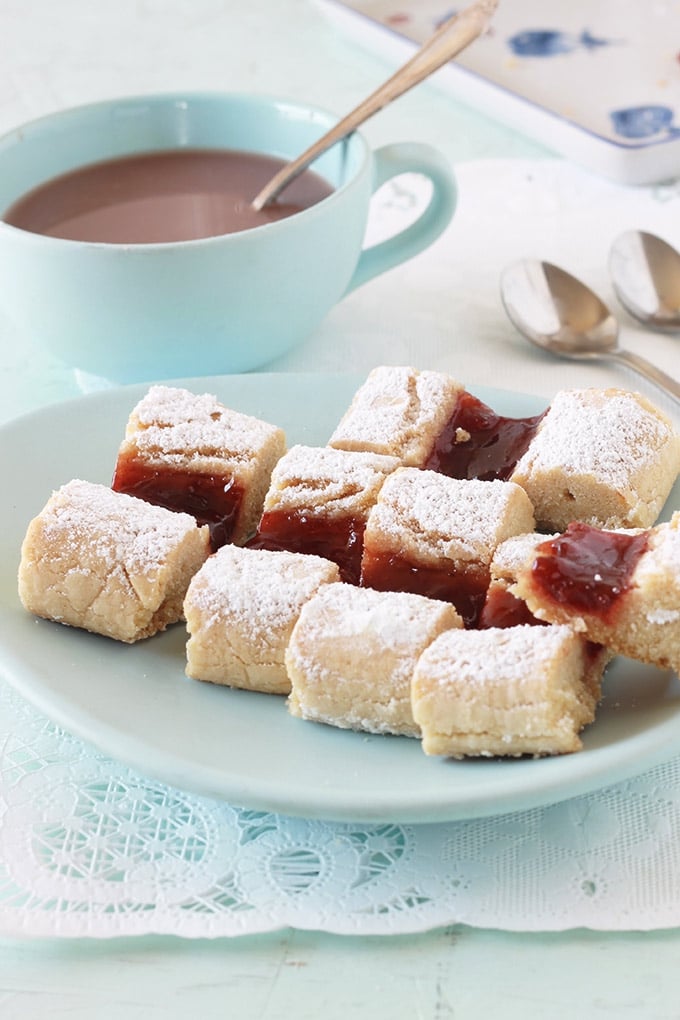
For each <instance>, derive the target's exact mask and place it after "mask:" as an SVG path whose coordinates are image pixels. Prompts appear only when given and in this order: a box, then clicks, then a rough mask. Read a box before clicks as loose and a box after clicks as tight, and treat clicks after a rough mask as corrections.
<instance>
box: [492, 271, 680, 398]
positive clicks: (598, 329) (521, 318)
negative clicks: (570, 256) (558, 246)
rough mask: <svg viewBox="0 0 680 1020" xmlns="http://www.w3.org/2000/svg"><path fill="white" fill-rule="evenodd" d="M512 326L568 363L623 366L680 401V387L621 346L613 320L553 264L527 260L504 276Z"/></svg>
mask: <svg viewBox="0 0 680 1020" xmlns="http://www.w3.org/2000/svg"><path fill="white" fill-rule="evenodd" d="M501 298H502V300H503V305H504V306H505V310H506V312H507V313H508V316H509V318H510V321H511V322H512V323H513V324H514V325H515V326H516V327H517V329H518V330H519V331H520V333H522V334H523V335H524V336H525V337H526V338H527V340H530V341H531V343H533V344H536V346H537V347H542V348H544V350H547V351H550V352H551V353H552V354H558V355H560V356H562V357H564V358H575V359H586V360H587V359H591V360H610V361H618V362H620V363H622V364H624V365H627V366H628V368H632V369H633V371H634V372H637V373H639V374H640V375H642V376H644V377H645V378H646V379H649V380H651V381H652V382H653V383H655V384H656V385H657V386H659V387H660V388H661V389H662V390H664V391H665V392H666V393H668V394H669V395H670V396H672V397H674V398H675V399H676V400H680V383H679V382H678V381H677V380H676V379H673V378H671V376H669V375H666V373H665V372H662V371H661V369H660V368H657V367H656V366H655V365H652V364H651V363H650V362H649V361H647V360H646V359H645V358H641V357H640V356H639V354H634V353H633V352H632V351H628V350H624V349H622V348H621V347H619V346H618V335H619V328H618V324H617V322H616V319H615V318H614V316H613V314H612V313H611V312H610V310H609V309H608V308H607V306H606V305H605V304H604V302H603V301H602V300H601V299H600V298H599V297H598V296H597V294H595V293H594V292H593V291H592V290H590V288H589V287H587V286H586V285H585V284H584V283H581V281H580V280H577V279H576V277H574V276H571V274H570V273H567V272H565V271H564V269H560V268H559V267H558V266H554V265H552V264H551V263H550V262H540V261H538V260H533V259H526V260H523V261H520V262H517V263H515V264H514V265H512V266H509V267H508V268H507V269H506V270H505V271H504V273H503V274H502V276H501Z"/></svg>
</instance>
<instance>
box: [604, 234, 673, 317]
mask: <svg viewBox="0 0 680 1020" xmlns="http://www.w3.org/2000/svg"><path fill="white" fill-rule="evenodd" d="M609 272H610V274H611V278H612V283H613V285H614V290H615V292H616V296H617V298H618V299H619V301H620V302H621V304H622V305H623V307H624V308H625V309H626V311H627V312H628V314H629V315H631V316H632V317H633V318H634V319H637V321H638V322H642V323H643V324H644V325H645V326H649V327H650V328H651V329H656V330H661V331H662V332H668V333H675V332H680V252H678V251H677V250H676V249H675V248H674V247H673V246H672V245H670V244H668V242H667V241H664V240H662V238H660V237H657V236H656V235H655V234H650V233H647V232H646V231H644V230H629V231H627V232H626V233H625V234H621V236H620V237H618V238H617V239H616V240H615V241H614V243H613V245H612V247H611V251H610V254H609Z"/></svg>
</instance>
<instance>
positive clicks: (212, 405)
mask: <svg viewBox="0 0 680 1020" xmlns="http://www.w3.org/2000/svg"><path fill="white" fill-rule="evenodd" d="M276 435H279V436H282V432H281V429H279V428H277V427H276V426H274V425H270V424H268V423H267V422H264V421H261V420H260V419H258V418H254V417H252V416H251V415H247V414H242V413H241V412H239V411H234V410H231V409H230V408H227V407H225V406H224V405H223V404H221V403H220V402H219V401H218V399H217V397H215V396H213V395H212V394H209V393H202V394H195V393H191V392H190V391H189V390H186V389H182V388H175V387H170V386H152V387H151V388H150V389H149V391H148V393H147V394H146V396H145V397H143V398H142V400H141V401H140V402H139V403H138V404H137V406H136V407H135V408H134V410H133V412H132V414H131V415H130V420H129V422H128V428H127V432H126V436H127V439H128V440H132V441H133V442H134V444H135V446H136V447H137V448H138V449H139V450H140V451H141V452H142V453H144V454H146V455H147V456H153V455H156V456H162V457H163V458H164V459H167V460H168V461H169V462H170V463H172V462H173V461H175V460H180V461H181V462H183V463H184V462H186V461H187V459H189V460H190V461H191V460H195V459H200V458H201V457H213V458H214V457H219V458H221V459H223V460H225V461H227V462H228V461H234V462H241V461H247V460H250V459H252V457H253V456H254V454H255V453H256V452H257V451H258V450H259V449H260V448H261V447H262V446H264V445H265V444H266V443H268V442H269V441H271V439H272V438H273V437H274V436H276Z"/></svg>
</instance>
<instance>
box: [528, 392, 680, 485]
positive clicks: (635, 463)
mask: <svg viewBox="0 0 680 1020" xmlns="http://www.w3.org/2000/svg"><path fill="white" fill-rule="evenodd" d="M672 441H674V431H673V427H672V425H671V423H670V422H669V421H668V420H667V419H665V418H664V417H662V416H661V414H660V412H658V411H655V410H654V409H652V408H651V406H650V405H648V404H647V403H646V402H643V401H642V398H640V397H638V395H637V394H635V393H629V392H625V391H623V390H612V389H610V390H595V389H585V390H561V391H560V392H558V393H557V394H556V395H555V397H554V399H553V401H552V402H551V405H550V408H549V410H548V412H547V414H546V416H545V418H544V419H543V421H542V423H541V425H540V426H539V429H538V432H537V434H536V436H535V437H534V439H533V440H532V442H531V445H530V447H529V449H528V451H527V452H526V453H525V455H524V456H523V457H522V458H521V460H520V461H519V463H518V465H517V467H516V472H517V474H519V475H524V474H528V473H529V472H531V471H537V470H541V471H550V470H551V469H556V468H558V469H562V470H563V471H564V472H565V473H567V474H570V473H574V474H576V473H578V474H584V473H586V474H587V473H592V474H595V475H597V477H598V478H600V479H601V480H602V481H603V483H604V484H607V485H610V486H612V487H613V488H614V489H617V490H624V489H626V488H627V487H628V486H629V485H630V480H631V475H632V474H634V473H637V472H638V471H640V470H644V469H645V468H649V467H652V466H653V465H654V463H655V461H656V458H657V456H658V452H659V449H660V448H661V447H663V446H664V445H665V444H667V443H668V442H672ZM675 441H676V442H677V439H675Z"/></svg>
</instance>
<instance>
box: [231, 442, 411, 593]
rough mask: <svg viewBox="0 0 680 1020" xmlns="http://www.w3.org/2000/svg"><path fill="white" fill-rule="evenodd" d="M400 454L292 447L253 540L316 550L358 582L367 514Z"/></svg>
mask: <svg viewBox="0 0 680 1020" xmlns="http://www.w3.org/2000/svg"><path fill="white" fill-rule="evenodd" d="M398 466H399V461H398V460H397V459H396V457H386V456H383V455H382V454H377V453H365V452H354V451H347V450H335V449H332V448H331V447H327V446H326V447H324V446H293V447H292V448H291V449H290V450H289V451H288V453H287V454H286V455H285V456H284V457H282V458H281V460H280V461H279V462H278V464H277V465H276V467H275V468H274V471H273V472H272V478H271V484H270V486H269V491H268V492H267V495H266V498H265V502H264V509H263V512H262V518H261V520H260V524H259V526H258V529H257V534H256V535H255V537H254V539H253V540H252V542H251V543H249V544H250V545H252V546H253V547H254V548H259V549H287V550H288V551H290V552H301V553H314V554H316V555H317V556H322V557H323V558H324V559H329V560H332V561H333V562H334V563H337V564H338V566H339V567H340V573H341V575H342V579H343V581H350V582H358V580H359V574H360V571H361V552H362V548H363V538H364V529H365V527H366V518H367V517H368V514H369V511H370V509H371V507H372V506H373V504H374V503H375V501H376V499H377V498H378V493H379V492H380V488H381V486H382V485H383V482H384V481H385V479H386V478H387V476H388V475H389V474H390V473H391V472H392V471H394V470H395V469H396V468H397V467H398Z"/></svg>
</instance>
